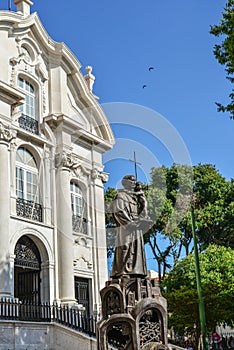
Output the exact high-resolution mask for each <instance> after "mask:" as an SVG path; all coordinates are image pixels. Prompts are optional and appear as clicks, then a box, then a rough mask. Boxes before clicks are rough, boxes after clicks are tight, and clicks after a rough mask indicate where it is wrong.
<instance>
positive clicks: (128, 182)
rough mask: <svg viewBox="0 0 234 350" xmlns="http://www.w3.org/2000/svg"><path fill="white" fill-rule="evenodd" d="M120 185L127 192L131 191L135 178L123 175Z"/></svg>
mask: <svg viewBox="0 0 234 350" xmlns="http://www.w3.org/2000/svg"><path fill="white" fill-rule="evenodd" d="M122 185H123V187H124V188H125V189H127V190H133V189H134V187H135V185H136V178H135V176H134V175H125V176H124V177H123V179H122Z"/></svg>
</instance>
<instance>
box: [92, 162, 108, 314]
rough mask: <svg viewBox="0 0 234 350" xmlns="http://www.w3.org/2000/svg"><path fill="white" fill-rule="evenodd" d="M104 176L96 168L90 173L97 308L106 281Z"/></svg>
mask: <svg viewBox="0 0 234 350" xmlns="http://www.w3.org/2000/svg"><path fill="white" fill-rule="evenodd" d="M104 175H105V174H104V173H103V172H101V171H99V170H98V169H96V168H93V169H92V172H91V188H90V190H91V198H92V203H91V205H92V225H93V227H92V229H93V257H94V270H95V273H94V293H95V299H96V304H97V308H99V305H98V304H99V291H100V289H101V288H103V286H104V285H105V281H106V280H107V277H108V276H107V250H106V229H105V207H104V188H103V182H104V181H103V180H104V178H103V177H105V176H104Z"/></svg>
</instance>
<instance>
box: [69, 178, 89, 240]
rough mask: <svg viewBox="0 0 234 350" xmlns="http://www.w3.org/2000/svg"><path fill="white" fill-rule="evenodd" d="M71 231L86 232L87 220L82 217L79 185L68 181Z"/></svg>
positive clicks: (81, 199) (82, 206)
mask: <svg viewBox="0 0 234 350" xmlns="http://www.w3.org/2000/svg"><path fill="white" fill-rule="evenodd" d="M70 191H71V209H72V227H73V231H75V232H81V233H87V220H86V218H85V217H84V203H83V196H82V191H81V189H80V187H79V186H78V185H77V184H76V183H75V182H71V183H70Z"/></svg>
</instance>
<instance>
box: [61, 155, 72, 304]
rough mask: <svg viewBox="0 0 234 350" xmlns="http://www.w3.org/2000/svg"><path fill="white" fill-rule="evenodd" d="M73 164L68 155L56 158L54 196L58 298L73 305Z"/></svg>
mask: <svg viewBox="0 0 234 350" xmlns="http://www.w3.org/2000/svg"><path fill="white" fill-rule="evenodd" d="M72 165H73V163H72V160H71V157H70V155H69V154H67V153H65V152H63V154H62V155H61V157H60V156H59V157H57V174H56V195H57V229H58V275H59V277H58V278H59V298H60V300H61V302H62V303H63V304H70V305H72V304H75V302H76V300H75V295H74V294H75V291H74V277H73V276H74V274H73V258H74V257H73V237H72V213H71V199H70V170H71V167H72Z"/></svg>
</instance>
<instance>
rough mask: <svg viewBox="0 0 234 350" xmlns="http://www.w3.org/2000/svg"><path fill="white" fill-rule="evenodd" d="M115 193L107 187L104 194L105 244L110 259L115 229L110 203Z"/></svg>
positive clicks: (113, 247) (113, 246) (113, 245)
mask: <svg viewBox="0 0 234 350" xmlns="http://www.w3.org/2000/svg"><path fill="white" fill-rule="evenodd" d="M116 194H117V191H116V190H115V189H114V188H111V187H108V188H107V190H106V192H105V221H106V243H107V257H111V256H112V254H113V252H114V249H115V237H116V232H115V227H116V224H115V222H114V220H113V217H112V212H111V209H110V203H111V202H112V201H113V200H114V198H115V196H116Z"/></svg>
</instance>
